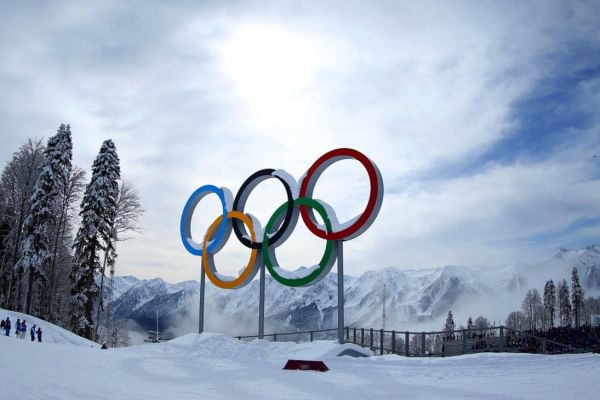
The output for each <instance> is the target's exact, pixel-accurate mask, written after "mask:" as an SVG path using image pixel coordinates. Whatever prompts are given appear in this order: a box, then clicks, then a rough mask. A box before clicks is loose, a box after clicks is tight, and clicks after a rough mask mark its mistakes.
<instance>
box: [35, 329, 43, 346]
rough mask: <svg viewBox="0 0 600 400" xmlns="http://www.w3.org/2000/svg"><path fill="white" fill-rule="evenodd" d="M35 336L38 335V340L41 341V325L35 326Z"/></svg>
mask: <svg viewBox="0 0 600 400" xmlns="http://www.w3.org/2000/svg"><path fill="white" fill-rule="evenodd" d="M36 333H37V337H38V342H40V343H42V327H41V326H38V328H37V332H36Z"/></svg>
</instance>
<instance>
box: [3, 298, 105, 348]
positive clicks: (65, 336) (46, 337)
mask: <svg viewBox="0 0 600 400" xmlns="http://www.w3.org/2000/svg"><path fill="white" fill-rule="evenodd" d="M6 317H9V318H10V322H11V325H12V328H11V330H10V337H11V338H12V339H16V338H15V328H16V326H17V319H20V320H21V321H22V320H25V321H26V323H27V335H26V337H25V340H26V341H30V338H29V329H31V327H32V326H33V325H36V328H37V327H38V326H39V327H41V328H42V342H44V343H56V344H70V345H74V346H87V347H100V346H99V345H98V343H95V342H92V341H91V340H87V339H85V338H82V337H81V336H77V335H76V334H74V333H73V332H70V331H68V330H66V329H64V328H61V327H60V326H56V325H54V324H51V323H50V322H47V321H44V320H43V319H39V318H36V317H32V316H31V315H27V314H23V313H20V312H16V311H9V310H5V309H3V308H0V319H3V320H6ZM0 333H1V334H0V337H3V338H6V336H4V331H2V332H0ZM36 341H37V338H36Z"/></svg>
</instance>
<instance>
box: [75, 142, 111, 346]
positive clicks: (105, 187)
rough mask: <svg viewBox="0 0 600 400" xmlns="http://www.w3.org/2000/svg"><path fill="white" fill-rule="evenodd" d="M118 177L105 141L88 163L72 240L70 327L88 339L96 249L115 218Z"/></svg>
mask: <svg viewBox="0 0 600 400" xmlns="http://www.w3.org/2000/svg"><path fill="white" fill-rule="evenodd" d="M120 177H121V170H120V166H119V157H118V155H117V150H116V147H115V144H114V143H113V141H112V140H110V139H109V140H106V141H105V142H104V143H103V144H102V147H101V148H100V153H98V156H97V157H96V160H95V161H94V164H93V165H92V178H91V181H90V184H89V185H88V186H87V188H86V190H85V194H84V196H83V201H82V202H81V212H80V215H81V217H82V221H81V226H80V228H79V231H78V232H77V236H76V238H75V243H74V245H73V247H74V248H75V259H74V263H73V270H72V271H71V277H70V278H71V284H72V287H71V327H72V329H73V332H75V333H76V334H78V335H80V336H83V337H86V338H88V339H92V336H93V333H94V321H93V318H92V313H93V308H94V304H95V301H96V299H97V297H98V296H99V290H98V285H97V284H96V282H95V280H94V274H95V272H97V271H99V270H100V268H101V265H100V258H99V254H98V253H99V252H100V251H102V250H104V249H105V247H106V245H105V242H104V240H106V239H107V238H109V237H110V234H111V227H112V222H113V221H114V218H115V210H116V203H117V196H118V195H119V184H118V180H119V179H120Z"/></svg>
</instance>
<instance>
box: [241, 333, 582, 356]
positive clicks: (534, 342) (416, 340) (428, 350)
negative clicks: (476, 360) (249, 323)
mask: <svg viewBox="0 0 600 400" xmlns="http://www.w3.org/2000/svg"><path fill="white" fill-rule="evenodd" d="M336 333H337V329H336V328H333V329H321V330H311V331H301V332H287V333H272V334H266V335H264V338H265V339H267V340H268V339H269V338H270V339H271V340H272V341H278V340H279V341H294V342H307V341H311V342H312V341H313V340H332V339H337V334H336ZM345 337H346V342H349V343H354V344H357V345H359V346H362V347H366V348H370V349H371V350H372V351H373V352H375V353H376V354H380V355H383V354H399V355H404V356H406V357H449V356H456V355H461V354H470V353H482V352H519V353H522V352H528V353H543V354H556V353H580V352H585V351H589V349H582V348H577V347H574V346H571V345H568V344H564V343H559V342H556V341H553V340H550V339H547V338H545V337H542V336H537V335H534V334H531V333H527V332H521V331H516V330H513V329H510V328H506V327H504V326H499V327H490V328H483V329H461V330H454V331H450V332H444V331H439V332H411V331H395V330H392V331H389V330H383V329H378V330H376V329H373V328H366V329H365V328H355V327H352V328H350V327H346V328H345ZM236 338H237V339H239V340H242V339H244V340H248V339H256V338H258V336H256V335H252V336H236Z"/></svg>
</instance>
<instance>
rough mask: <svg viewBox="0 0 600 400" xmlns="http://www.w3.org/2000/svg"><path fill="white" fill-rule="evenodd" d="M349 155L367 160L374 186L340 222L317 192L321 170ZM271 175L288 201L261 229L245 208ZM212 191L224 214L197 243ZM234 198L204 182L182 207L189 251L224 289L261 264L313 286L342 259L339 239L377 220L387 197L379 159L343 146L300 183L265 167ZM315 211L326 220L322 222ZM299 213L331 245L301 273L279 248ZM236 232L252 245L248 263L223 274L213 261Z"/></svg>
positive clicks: (289, 280)
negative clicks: (203, 204)
mask: <svg viewBox="0 0 600 400" xmlns="http://www.w3.org/2000/svg"><path fill="white" fill-rule="evenodd" d="M344 159H354V160H357V161H359V162H360V163H361V164H362V165H363V167H364V168H365V169H366V171H367V173H368V176H369V183H370V191H369V199H368V201H367V205H366V207H365V209H364V211H363V212H362V213H361V214H360V215H359V216H358V217H357V218H355V219H353V220H350V221H348V222H346V223H344V224H342V225H339V224H338V223H337V218H336V216H335V212H334V211H333V209H332V208H331V207H329V206H328V205H327V204H325V203H324V202H322V201H319V200H315V199H313V198H312V196H313V192H314V188H315V185H316V182H317V180H318V179H319V177H320V176H321V174H322V173H323V172H324V171H325V170H326V169H327V168H328V167H329V166H331V165H332V164H333V163H335V162H338V161H340V160H344ZM267 179H276V180H278V181H279V182H280V183H281V184H282V185H283V187H284V189H285V192H286V195H287V201H286V202H285V203H283V204H282V205H281V206H280V207H278V208H277V209H276V210H275V212H274V213H273V215H272V216H271V218H270V219H269V221H268V222H267V224H266V226H265V229H264V231H262V230H261V228H260V223H259V222H258V221H256V220H255V218H254V217H253V216H252V215H250V214H244V207H245V205H246V201H247V200H248V197H249V196H250V193H251V192H252V191H253V190H254V188H255V187H256V186H258V185H259V184H260V183H261V182H263V181H265V180H267ZM298 186H299V189H298ZM211 193H212V194H216V195H217V196H218V197H219V200H220V202H221V207H222V213H221V215H219V217H218V218H217V219H215V221H214V222H213V223H212V224H211V225H210V226H209V228H208V230H207V232H206V235H205V236H204V240H203V242H202V243H198V242H196V241H194V239H193V238H192V234H191V224H192V216H193V213H194V210H195V208H196V206H197V205H198V203H199V202H200V200H202V199H203V198H204V197H205V196H207V195H209V194H211ZM232 199H233V196H232V193H231V191H229V189H227V188H219V187H216V186H214V185H204V186H202V187H200V188H198V189H197V190H196V191H194V193H192V195H191V196H190V198H189V199H188V201H187V202H186V204H185V207H184V208H183V213H182V215H181V222H180V233H181V240H182V242H183V245H184V246H185V248H186V249H187V251H188V252H190V253H191V254H193V255H195V256H200V257H202V267H203V269H204V271H205V273H206V276H207V277H208V279H209V280H210V281H211V282H212V283H213V284H214V285H215V286H217V287H220V288H223V289H236V288H241V287H243V286H245V285H247V284H248V283H249V282H250V281H251V280H252V279H253V278H254V276H255V275H256V273H257V272H258V270H259V269H260V267H261V266H262V265H265V266H266V268H267V269H268V270H269V273H270V274H271V276H272V277H273V278H274V279H275V280H276V281H278V282H279V283H281V284H283V285H286V286H292V287H298V286H308V285H312V284H314V283H317V282H318V281H320V280H321V279H323V278H324V277H325V276H326V275H327V274H328V273H329V271H330V270H331V268H332V267H333V264H334V263H335V260H336V258H337V251H336V246H335V242H336V241H340V240H343V241H346V240H350V239H354V238H356V237H357V236H359V235H361V234H362V233H364V232H365V231H366V230H367V229H368V228H369V227H370V226H371V224H372V223H373V221H375V218H376V217H377V214H378V213H379V210H380V208H381V203H382V200H383V180H382V178H381V173H380V172H379V169H378V168H377V166H376V165H375V163H373V162H372V161H371V160H370V159H369V158H367V157H366V156H365V155H364V154H362V153H361V152H359V151H357V150H354V149H349V148H339V149H335V150H332V151H329V152H327V153H326V154H324V155H322V156H321V157H319V159H318V160H317V161H315V163H314V164H313V165H312V166H311V167H310V168H309V169H308V171H307V172H306V174H305V175H304V176H303V178H302V179H301V181H300V184H299V185H298V184H297V183H296V181H295V179H294V178H293V177H292V176H291V175H289V174H288V173H287V172H285V171H283V170H274V169H263V170H260V171H257V172H255V173H254V174H252V175H250V177H248V179H246V181H245V182H244V183H243V184H242V186H241V187H240V189H239V191H238V193H237V195H236V196H235V199H233V200H232ZM315 211H316V212H317V214H319V216H320V217H321V218H322V220H323V221H324V225H320V224H319V223H318V222H317V219H316V218H315V214H314V212H315ZM299 215H301V216H302V220H303V221H304V223H305V224H306V226H307V227H308V229H309V230H310V231H311V232H312V233H313V234H314V235H316V236H318V237H320V238H322V239H325V240H326V241H327V244H326V246H325V252H324V253H323V257H322V258H321V260H320V261H319V263H318V264H316V265H314V266H312V267H310V268H306V269H304V270H301V271H300V272H289V271H287V270H284V269H283V268H281V267H280V266H279V263H278V262H277V257H276V255H275V249H276V248H277V247H278V246H280V245H281V244H282V243H284V242H285V241H286V240H287V239H288V237H289V236H290V235H291V233H292V231H293V230H294V228H295V226H296V224H297V222H298V216H299ZM231 231H233V232H234V234H235V236H236V237H237V239H238V240H239V241H240V242H241V243H242V244H243V245H244V246H245V247H247V248H249V249H250V259H249V261H248V264H247V265H246V267H244V269H243V270H242V271H241V273H240V275H239V276H238V277H237V278H233V279H229V278H227V277H224V276H221V275H220V274H219V273H218V272H217V269H216V266H215V261H214V255H215V254H216V253H218V252H219V250H221V249H222V248H223V246H224V245H225V243H226V242H227V240H228V239H229V236H230V235H231Z"/></svg>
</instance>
